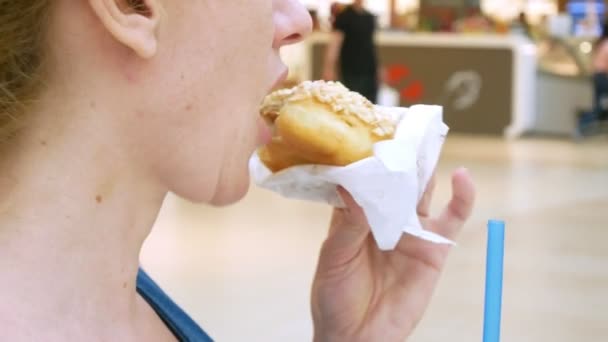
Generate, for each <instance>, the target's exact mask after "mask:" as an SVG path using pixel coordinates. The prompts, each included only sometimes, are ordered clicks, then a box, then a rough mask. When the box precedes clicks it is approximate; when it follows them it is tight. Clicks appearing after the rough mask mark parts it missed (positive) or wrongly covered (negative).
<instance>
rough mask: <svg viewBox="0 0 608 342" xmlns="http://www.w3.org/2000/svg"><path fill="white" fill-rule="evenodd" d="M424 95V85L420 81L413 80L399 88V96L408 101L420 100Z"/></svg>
mask: <svg viewBox="0 0 608 342" xmlns="http://www.w3.org/2000/svg"><path fill="white" fill-rule="evenodd" d="M423 96H424V85H423V84H422V82H420V81H413V82H412V83H410V84H408V85H407V86H406V87H405V88H403V89H401V98H402V99H404V100H406V101H409V102H417V101H420V100H422V97H423Z"/></svg>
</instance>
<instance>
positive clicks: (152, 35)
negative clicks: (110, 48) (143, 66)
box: [89, 0, 161, 58]
mask: <svg viewBox="0 0 608 342" xmlns="http://www.w3.org/2000/svg"><path fill="white" fill-rule="evenodd" d="M89 4H90V5H91V8H92V10H93V12H94V13H95V14H96V15H97V17H98V18H99V20H100V21H101V23H102V25H103V26H104V27H105V28H106V30H108V32H109V33H110V34H111V35H112V36H113V37H114V38H115V39H116V40H117V41H119V42H120V43H122V44H124V45H125V46H126V47H128V48H130V49H131V50H133V51H134V52H135V53H137V54H138V55H139V56H140V57H142V58H150V57H152V56H154V55H155V54H156V50H157V48H158V36H157V32H158V26H159V24H160V13H161V4H160V1H159V0H89Z"/></svg>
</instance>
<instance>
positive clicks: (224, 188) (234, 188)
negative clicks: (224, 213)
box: [209, 175, 250, 207]
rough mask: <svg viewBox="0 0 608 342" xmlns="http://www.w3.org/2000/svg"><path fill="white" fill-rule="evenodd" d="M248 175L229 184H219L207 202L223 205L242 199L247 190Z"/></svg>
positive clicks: (217, 205)
mask: <svg viewBox="0 0 608 342" xmlns="http://www.w3.org/2000/svg"><path fill="white" fill-rule="evenodd" d="M249 183H250V181H249V175H247V176H246V177H243V178H241V179H239V180H238V181H234V182H231V183H229V184H221V185H220V186H219V187H218V189H217V191H216V192H215V195H214V196H213V198H212V199H211V201H210V202H209V204H211V205H213V206H216V207H225V206H228V205H231V204H234V203H237V202H239V201H240V200H242V199H243V198H244V197H245V196H246V195H247V192H249Z"/></svg>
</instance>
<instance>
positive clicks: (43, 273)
mask: <svg viewBox="0 0 608 342" xmlns="http://www.w3.org/2000/svg"><path fill="white" fill-rule="evenodd" d="M40 114H47V116H50V115H49V114H50V113H40ZM52 114H54V116H53V117H54V118H57V115H56V113H52ZM86 116H87V115H86V114H84V115H80V116H79V117H81V118H84V117H86ZM86 122H91V121H87V120H84V119H83V120H82V121H80V120H74V121H72V122H71V123H70V126H72V127H70V129H69V130H61V129H60V130H54V129H51V130H49V129H47V127H45V126H44V125H42V126H41V127H45V128H44V129H42V128H40V129H37V127H38V126H34V129H32V130H31V131H28V134H24V135H23V136H22V137H21V139H19V141H16V142H15V143H14V145H12V146H10V147H11V151H13V152H12V153H9V158H7V159H3V160H2V164H1V165H0V166H1V168H0V170H1V171H0V189H1V190H0V279H2V282H0V303H2V304H0V326H3V327H7V326H8V327H11V326H13V327H16V328H17V327H19V325H22V324H26V325H27V326H29V327H34V328H33V330H38V331H43V330H44V329H50V330H51V331H52V330H53V329H57V328H58V327H61V329H63V328H65V329H77V330H79V331H80V330H82V331H84V332H86V331H87V330H89V333H94V331H96V330H95V329H97V330H99V331H98V333H99V334H103V333H102V331H101V330H103V328H104V327H108V328H110V327H111V328H112V329H116V328H117V327H118V329H116V330H117V331H120V330H121V328H120V325H121V324H126V325H130V324H132V323H133V322H134V321H135V320H137V316H140V313H139V312H140V311H142V309H141V303H140V302H141V301H140V298H138V296H137V294H136V288H135V286H136V284H135V280H136V276H137V272H138V267H139V252H140V249H141V247H142V244H143V242H144V240H145V238H146V237H147V235H148V234H149V233H150V230H151V227H152V225H153V223H154V220H155V219H156V216H157V214H158V211H159V210H160V207H161V205H162V201H163V198H164V195H165V192H164V191H163V190H162V189H161V188H159V187H157V186H156V185H154V183H153V182H152V181H151V180H150V179H148V178H146V177H145V175H142V174H141V172H137V169H136V168H133V167H132V165H130V163H129V160H128V158H126V157H125V155H123V154H122V153H121V151H120V149H118V148H117V146H114V145H113V144H112V142H111V134H105V133H108V132H99V130H103V129H104V128H103V125H102V126H99V125H92V124H90V123H86ZM68 132H69V133H68ZM98 137H99V138H98ZM102 137H103V139H101V138H102ZM108 138H110V140H109V141H108ZM66 322H72V324H69V325H60V324H65V323H66ZM125 329H126V327H125ZM3 330H4V329H3ZM91 330H93V331H91ZM108 337H109V336H108Z"/></svg>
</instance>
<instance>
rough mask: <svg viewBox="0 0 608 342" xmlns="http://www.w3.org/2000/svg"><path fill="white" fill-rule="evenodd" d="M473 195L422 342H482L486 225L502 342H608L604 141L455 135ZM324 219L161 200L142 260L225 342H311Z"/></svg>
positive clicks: (607, 159) (260, 203) (283, 210)
mask: <svg viewBox="0 0 608 342" xmlns="http://www.w3.org/2000/svg"><path fill="white" fill-rule="evenodd" d="M460 165H464V166H467V167H468V168H470V170H471V171H472V174H473V175H474V177H475V179H476V183H477V185H478V188H479V197H478V198H479V200H478V203H477V206H476V211H475V214H474V218H473V219H472V220H471V221H470V222H469V224H468V225H467V227H466V229H465V231H464V232H463V234H462V235H461V236H460V239H459V247H458V248H456V249H455V250H454V252H453V254H452V255H451V259H450V261H449V264H448V267H447V270H446V272H445V274H444V277H443V278H442V280H441V284H440V286H439V289H438V291H437V294H436V296H435V298H434V300H433V302H432V305H431V307H430V309H429V311H428V314H427V315H426V316H425V319H424V320H423V321H422V323H421V324H420V326H419V328H418V329H417V331H416V333H415V335H414V336H412V338H411V339H409V341H414V342H435V341H436V342H444V341H465V342H468V341H480V340H481V338H480V335H481V330H482V329H481V323H482V312H483V285H484V284H483V280H484V271H485V269H484V267H485V265H484V263H485V238H486V235H485V222H486V221H487V220H488V219H490V218H503V219H505V220H506V221H507V229H508V233H507V242H506V259H505V284H504V310H503V320H504V321H503V340H504V341H517V342H527V341H530V342H532V341H534V342H537V341H552V342H571V341H608V139H595V140H593V141H585V142H582V143H573V142H569V141H559V140H535V139H526V140H521V141H516V142H510V143H508V142H505V141H502V140H498V139H490V138H471V137H458V136H452V137H450V138H449V139H448V143H447V145H446V146H445V150H444V155H443V159H442V161H441V165H440V168H439V172H438V181H439V184H438V189H437V194H436V201H435V207H436V208H439V206H440V205H443V203H445V201H446V200H447V198H448V197H449V188H448V184H449V183H448V182H449V171H450V170H452V169H453V168H455V167H457V166H460ZM329 213H330V210H329V208H327V207H324V206H322V205H317V204H310V203H303V202H296V201H289V200H284V199H282V198H279V197H278V196H276V195H273V194H271V193H269V192H266V191H263V190H259V189H255V188H253V189H252V191H251V192H250V194H249V195H248V197H247V198H246V199H245V200H243V201H242V202H241V203H239V204H238V205H235V206H233V207H230V208H225V209H215V208H207V207H203V206H195V205H192V204H188V203H184V202H183V201H180V200H178V199H176V198H174V197H169V198H168V199H167V203H166V206H165V208H164V210H163V212H162V213H161V216H160V217H159V220H158V223H157V226H156V228H155V230H154V232H153V234H152V236H151V237H150V239H149V240H148V242H147V245H146V248H145V250H144V253H143V256H142V259H143V262H144V265H145V266H146V268H147V269H148V271H149V272H150V273H151V274H152V275H153V276H155V277H156V279H157V280H158V281H159V283H161V285H163V286H164V287H165V288H166V289H167V291H168V292H169V293H170V294H171V295H173V296H174V298H175V299H176V300H177V301H178V302H179V303H181V304H182V305H183V306H184V307H185V308H186V309H187V310H189V312H190V313H191V314H192V316H193V317H194V318H195V319H196V320H198V321H199V322H201V324H203V326H204V327H205V328H206V329H207V330H208V331H209V332H210V333H211V334H212V335H213V336H214V337H215V338H216V339H217V340H218V341H268V342H270V341H310V340H311V331H312V328H311V321H310V315H309V307H308V299H309V297H308V294H309V286H310V283H311V277H312V273H313V270H314V266H315V261H316V254H317V251H318V248H319V245H320V243H321V242H322V240H323V237H324V234H325V230H326V226H327V220H328V215H329Z"/></svg>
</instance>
